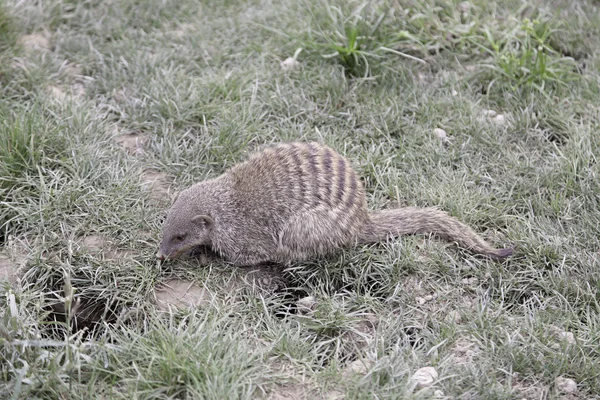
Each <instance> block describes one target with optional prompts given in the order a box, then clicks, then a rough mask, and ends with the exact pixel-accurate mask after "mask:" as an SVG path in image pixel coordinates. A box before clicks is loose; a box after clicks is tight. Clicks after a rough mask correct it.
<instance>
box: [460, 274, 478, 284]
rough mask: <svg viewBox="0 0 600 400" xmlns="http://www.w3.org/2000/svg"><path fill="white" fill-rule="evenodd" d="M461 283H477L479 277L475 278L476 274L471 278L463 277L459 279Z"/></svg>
mask: <svg viewBox="0 0 600 400" xmlns="http://www.w3.org/2000/svg"><path fill="white" fill-rule="evenodd" d="M460 282H461V283H462V284H463V285H469V286H472V285H477V284H478V283H479V278H477V277H476V276H474V277H471V278H465V279H463V280H461V281H460Z"/></svg>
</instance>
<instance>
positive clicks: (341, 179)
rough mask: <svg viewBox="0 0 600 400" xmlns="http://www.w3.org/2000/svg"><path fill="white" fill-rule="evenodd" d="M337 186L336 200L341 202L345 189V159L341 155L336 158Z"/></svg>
mask: <svg viewBox="0 0 600 400" xmlns="http://www.w3.org/2000/svg"><path fill="white" fill-rule="evenodd" d="M337 173H338V182H337V184H338V187H337V200H338V202H339V203H341V202H342V201H343V199H344V192H345V191H346V187H345V186H346V161H344V158H343V157H340V158H339V159H338V171H337Z"/></svg>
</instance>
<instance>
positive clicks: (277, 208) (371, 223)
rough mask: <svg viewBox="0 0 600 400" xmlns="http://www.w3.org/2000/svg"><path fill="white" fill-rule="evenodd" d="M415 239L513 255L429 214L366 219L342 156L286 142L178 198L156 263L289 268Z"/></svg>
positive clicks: (359, 190) (396, 212)
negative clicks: (204, 252) (202, 251)
mask: <svg viewBox="0 0 600 400" xmlns="http://www.w3.org/2000/svg"><path fill="white" fill-rule="evenodd" d="M414 233H433V234H437V235H439V236H442V237H445V238H447V239H449V240H451V241H454V242H457V243H458V244H459V245H461V246H464V247H466V248H468V249H470V250H471V251H474V252H476V253H481V254H485V255H488V256H491V257H495V258H504V257H507V256H509V255H511V254H512V249H495V248H493V247H492V246H490V245H489V244H488V243H486V242H485V241H484V240H483V239H482V238H481V237H480V236H478V235H477V234H476V233H475V232H474V231H473V230H472V229H471V228H469V227H468V226H466V225H465V224H463V223H461V222H459V221H458V220H457V219H455V218H453V217H450V216H449V215H447V214H446V213H444V212H442V211H439V210H436V209H433V208H413V207H408V208H399V209H391V210H385V211H375V212H369V211H368V210H367V203H366V197H365V190H364V187H363V185H362V183H361V181H360V179H359V177H358V176H357V175H356V173H355V172H354V170H353V169H352V167H351V165H350V163H349V162H348V161H347V160H346V159H345V158H344V157H342V156H341V155H340V154H338V153H337V152H335V151H334V150H332V149H331V148H329V147H326V146H323V145H320V144H317V143H290V144H280V145H276V146H273V147H270V148H267V149H265V150H263V151H261V152H259V153H256V154H254V155H252V156H251V157H250V158H249V159H248V160H247V161H245V162H242V163H240V164H237V165H235V166H233V167H232V168H231V169H230V170H228V171H227V172H225V173H224V174H223V175H221V176H219V177H217V178H215V179H210V180H206V181H203V182H200V183H197V184H195V185H193V186H191V187H190V188H188V189H186V190H184V191H183V192H181V193H180V195H179V196H178V198H177V199H176V201H175V202H174V203H173V205H172V206H171V208H170V210H169V211H168V213H167V219H166V221H165V224H164V226H163V239H162V242H161V244H160V249H159V252H158V254H157V257H158V258H161V259H165V258H175V257H177V256H179V255H180V254H182V253H183V252H185V251H187V250H190V249H191V248H193V247H195V246H199V245H204V246H208V247H210V248H211V249H212V250H214V251H216V252H217V253H219V254H220V255H221V256H222V257H223V258H224V259H225V260H227V261H229V262H231V263H233V264H235V265H240V266H248V265H255V264H260V263H265V262H277V263H288V262H291V261H300V260H306V259H310V258H313V257H316V256H320V255H325V254H328V253H331V252H334V251H336V250H338V249H340V248H343V247H348V246H352V245H355V244H357V243H374V242H379V241H381V240H385V239H386V238H387V237H388V236H396V235H401V234H414ZM178 237H179V238H178Z"/></svg>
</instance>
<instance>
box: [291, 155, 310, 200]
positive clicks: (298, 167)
mask: <svg viewBox="0 0 600 400" xmlns="http://www.w3.org/2000/svg"><path fill="white" fill-rule="evenodd" d="M299 151H300V148H299V147H298V146H294V147H293V148H292V149H291V156H292V160H293V161H294V170H295V173H296V177H295V178H294V179H293V181H294V182H298V186H299V189H300V193H298V202H299V203H300V204H302V205H304V202H305V201H306V195H307V193H306V179H307V176H306V174H305V172H304V170H303V169H302V160H301V159H300V156H299V155H298V153H299Z"/></svg>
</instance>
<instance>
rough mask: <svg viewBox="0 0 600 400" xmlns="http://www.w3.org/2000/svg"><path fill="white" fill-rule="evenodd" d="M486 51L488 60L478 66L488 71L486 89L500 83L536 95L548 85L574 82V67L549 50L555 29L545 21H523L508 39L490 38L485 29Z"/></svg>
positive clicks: (562, 57) (569, 59)
mask: <svg viewBox="0 0 600 400" xmlns="http://www.w3.org/2000/svg"><path fill="white" fill-rule="evenodd" d="M484 32H485V39H486V41H487V43H486V50H487V52H488V53H489V54H490V55H491V56H492V60H491V62H490V63H485V64H482V66H484V67H486V68H488V69H489V70H491V75H493V76H494V77H493V78H491V79H490V83H489V86H492V85H493V84H494V83H495V82H496V81H498V80H500V81H504V82H505V83H508V85H509V86H510V87H512V88H513V89H517V88H521V87H532V88H535V89H537V90H540V91H544V89H545V88H546V87H547V86H548V85H555V86H561V85H566V84H568V83H569V82H570V81H573V80H575V79H578V77H579V74H578V73H577V72H576V67H577V65H576V63H575V60H573V59H572V58H571V57H565V56H562V55H561V54H559V53H558V52H557V51H556V50H554V49H553V48H552V47H551V46H550V44H549V43H550V39H551V36H552V35H553V34H554V33H555V28H553V27H551V24H550V23H549V22H548V21H544V22H541V21H539V20H530V19H524V20H523V21H522V22H521V23H520V24H519V25H518V26H517V27H516V29H514V30H513V31H512V32H511V33H510V34H509V35H507V36H506V37H504V38H502V39H499V40H498V39H496V38H494V35H493V34H492V33H491V32H490V30H488V29H485V30H484Z"/></svg>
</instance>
